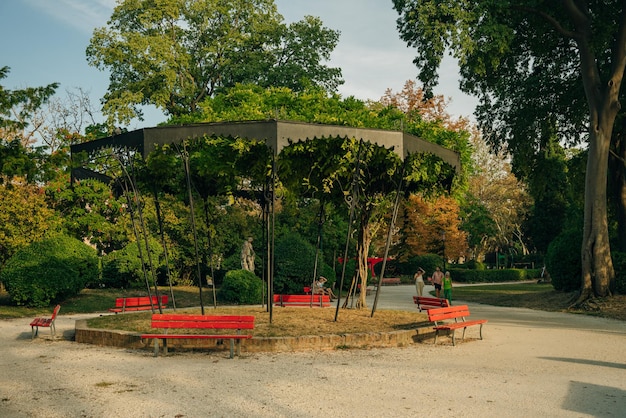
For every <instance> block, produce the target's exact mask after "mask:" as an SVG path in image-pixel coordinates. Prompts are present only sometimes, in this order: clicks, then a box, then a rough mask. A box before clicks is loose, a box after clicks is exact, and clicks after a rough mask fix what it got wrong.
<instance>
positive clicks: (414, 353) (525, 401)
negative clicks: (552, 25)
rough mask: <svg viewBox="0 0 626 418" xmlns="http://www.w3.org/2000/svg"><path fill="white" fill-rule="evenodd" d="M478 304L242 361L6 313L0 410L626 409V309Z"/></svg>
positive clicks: (395, 299)
mask: <svg viewBox="0 0 626 418" xmlns="http://www.w3.org/2000/svg"><path fill="white" fill-rule="evenodd" d="M412 292H414V288H413V287H412V286H393V287H384V288H383V289H382V293H381V296H380V298H379V301H378V308H379V309H383V308H390V309H410V310H412V309H415V307H414V305H413V304H412V303H411V301H410V296H412V294H413V293H412ZM457 303H460V302H457ZM370 306H371V305H370ZM470 309H471V311H472V316H475V317H477V318H488V319H489V323H488V324H487V325H486V326H485V328H484V330H483V334H484V340H482V341H481V340H476V339H470V340H468V341H465V342H463V343H460V344H457V346H456V347H452V346H451V345H449V340H446V339H443V340H442V341H441V343H440V344H438V345H437V346H433V344H432V340H429V341H426V342H424V343H420V344H416V345H414V346H412V347H408V348H394V349H372V350H348V351H331V352H305V353H267V354H248V355H244V356H242V357H241V358H235V359H233V360H230V359H228V358H227V354H226V355H225V354H224V353H219V354H218V353H214V354H207V353H179V354H172V355H170V356H168V357H158V358H154V357H152V354H151V353H150V352H148V351H135V350H123V349H116V348H103V347H95V346H90V345H83V344H77V343H74V342H72V341H71V338H72V335H73V327H74V321H75V320H76V319H78V318H79V317H77V316H61V317H59V318H58V320H57V331H58V334H60V336H58V337H57V338H56V339H52V338H50V334H49V330H48V329H43V330H42V331H41V333H40V337H39V338H37V339H35V340H32V341H31V333H30V327H29V326H28V323H29V322H30V320H26V319H20V320H5V321H0V353H2V354H1V359H0V370H1V375H0V417H3V418H5V417H208V416H211V417H213V416H215V417H331V416H332V417H354V416H360V417H468V416H469V417H623V416H626V323H625V322H621V321H614V320H605V319H599V318H592V317H586V316H578V315H569V314H559V313H547V312H540V311H531V310H527V309H514V308H495V307H490V306H485V305H470ZM477 334H478V333H477V329H476V328H473V329H470V330H469V331H468V336H469V337H477Z"/></svg>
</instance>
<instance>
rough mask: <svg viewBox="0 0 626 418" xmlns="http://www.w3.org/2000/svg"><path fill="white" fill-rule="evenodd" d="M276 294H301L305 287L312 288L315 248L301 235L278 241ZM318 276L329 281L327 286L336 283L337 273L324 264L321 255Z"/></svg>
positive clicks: (275, 279) (275, 274)
mask: <svg viewBox="0 0 626 418" xmlns="http://www.w3.org/2000/svg"><path fill="white" fill-rule="evenodd" d="M274 251H275V254H276V260H275V273H274V293H283V294H299V293H302V289H303V287H304V286H310V285H311V282H312V281H313V279H314V277H313V272H314V271H315V247H313V245H311V244H310V243H309V242H307V241H306V240H304V238H302V237H301V236H300V235H298V234H295V233H292V234H287V235H285V236H283V237H281V238H279V239H278V240H277V241H276V246H275V248H274ZM319 260H320V264H319V266H318V276H324V277H326V279H328V282H327V283H326V285H327V286H329V287H330V286H332V285H333V283H334V282H335V273H334V271H333V269H332V268H331V267H330V266H328V265H327V264H325V263H323V262H322V261H321V260H323V257H322V256H321V254H320V257H319Z"/></svg>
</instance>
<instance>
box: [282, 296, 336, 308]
mask: <svg viewBox="0 0 626 418" xmlns="http://www.w3.org/2000/svg"><path fill="white" fill-rule="evenodd" d="M274 305H276V306H282V307H283V308H284V307H285V306H311V307H318V306H319V307H322V308H327V307H329V306H330V296H329V295H274Z"/></svg>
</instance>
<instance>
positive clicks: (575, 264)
mask: <svg viewBox="0 0 626 418" xmlns="http://www.w3.org/2000/svg"><path fill="white" fill-rule="evenodd" d="M582 240H583V236H582V230H578V229H567V230H565V231H563V232H561V233H560V234H559V235H558V236H557V237H556V238H555V239H554V240H553V241H552V242H551V243H550V245H549V246H548V252H547V254H546V268H547V269H548V272H549V273H550V278H551V279H552V286H554V288H555V289H556V290H562V291H564V292H570V291H572V290H577V289H579V288H580V276H581V271H582V261H581V259H580V244H581V242H582Z"/></svg>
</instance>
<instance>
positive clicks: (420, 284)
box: [413, 267, 426, 296]
mask: <svg viewBox="0 0 626 418" xmlns="http://www.w3.org/2000/svg"><path fill="white" fill-rule="evenodd" d="M424 273H426V272H425V271H424V269H422V268H421V267H419V268H418V269H417V273H415V275H414V276H413V278H414V279H415V288H416V289H417V296H422V294H423V292H424Z"/></svg>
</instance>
